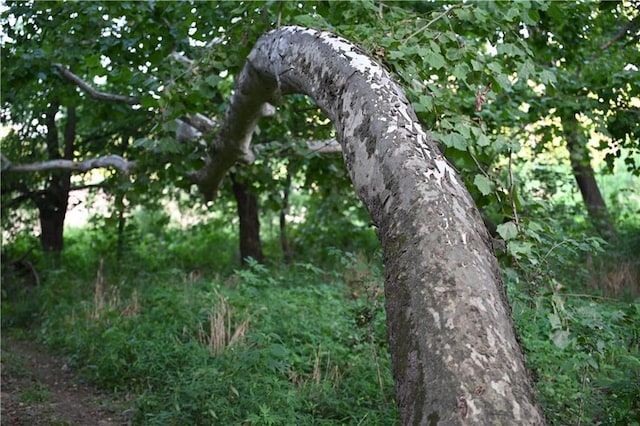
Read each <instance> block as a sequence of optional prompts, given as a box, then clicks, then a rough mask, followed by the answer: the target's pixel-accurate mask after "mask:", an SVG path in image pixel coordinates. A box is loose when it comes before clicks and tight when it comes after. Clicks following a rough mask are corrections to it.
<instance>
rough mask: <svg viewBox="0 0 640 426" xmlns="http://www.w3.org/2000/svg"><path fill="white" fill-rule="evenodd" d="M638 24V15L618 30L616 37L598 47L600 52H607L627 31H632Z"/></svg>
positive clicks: (639, 22)
mask: <svg viewBox="0 0 640 426" xmlns="http://www.w3.org/2000/svg"><path fill="white" fill-rule="evenodd" d="M638 24H640V15H638V16H636V17H635V18H634V19H632V20H631V21H629V22H628V23H627V25H625V26H624V27H622V28H620V31H618V32H617V33H616V35H614V36H613V37H612V38H611V40H609V41H608V42H606V43H604V44H602V45H601V46H600V50H607V49H608V48H609V47H611V45H613V43H615V42H616V41H618V40H620V39H621V38H622V37H624V36H625V35H626V34H627V32H628V31H630V30H633V29H634V28H635V27H637V26H638Z"/></svg>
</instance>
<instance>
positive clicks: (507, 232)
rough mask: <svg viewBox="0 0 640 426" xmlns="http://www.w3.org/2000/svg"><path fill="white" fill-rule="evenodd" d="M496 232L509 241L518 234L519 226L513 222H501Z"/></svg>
mask: <svg viewBox="0 0 640 426" xmlns="http://www.w3.org/2000/svg"><path fill="white" fill-rule="evenodd" d="M496 232H497V233H498V235H500V236H501V237H502V239H503V240H505V241H509V240H512V239H514V238H515V237H516V236H517V235H518V228H517V227H516V224H515V223H513V222H507V223H501V224H500V225H498V227H497V228H496Z"/></svg>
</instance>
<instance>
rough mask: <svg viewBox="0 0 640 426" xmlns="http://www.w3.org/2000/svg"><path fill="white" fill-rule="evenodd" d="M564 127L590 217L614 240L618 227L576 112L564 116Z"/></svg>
mask: <svg viewBox="0 0 640 426" xmlns="http://www.w3.org/2000/svg"><path fill="white" fill-rule="evenodd" d="M562 127H563V133H564V137H565V140H566V142H567V149H568V150H569V157H570V159H571V170H572V171H573V176H574V177H575V179H576V183H577V184H578V188H579V189H580V193H581V194H582V199H583V200H584V203H585V205H586V207H587V212H588V213H589V217H590V218H591V221H592V223H593V225H594V226H595V228H596V229H597V230H598V232H599V233H600V235H602V236H603V237H604V238H605V239H607V240H613V239H615V237H616V229H615V227H614V225H613V222H612V220H611V216H609V211H608V210H607V205H606V203H605V201H604V198H603V197H602V193H601V192H600V188H599V187H598V182H597V181H596V178H595V172H594V171H593V167H592V166H591V154H590V153H589V148H588V147H587V140H586V137H585V136H584V134H583V132H582V128H581V126H580V123H579V122H578V120H577V118H576V116H575V114H572V113H569V114H566V115H565V116H563V117H562Z"/></svg>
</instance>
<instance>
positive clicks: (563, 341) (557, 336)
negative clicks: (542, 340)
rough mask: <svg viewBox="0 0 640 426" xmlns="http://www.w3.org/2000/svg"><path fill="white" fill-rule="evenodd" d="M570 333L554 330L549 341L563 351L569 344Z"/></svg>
mask: <svg viewBox="0 0 640 426" xmlns="http://www.w3.org/2000/svg"><path fill="white" fill-rule="evenodd" d="M570 337H571V333H569V331H567V330H556V331H554V332H553V333H551V336H550V338H551V340H553V343H554V344H555V345H556V346H557V347H558V348H560V349H564V348H566V347H567V346H569V345H570V344H571V338H570Z"/></svg>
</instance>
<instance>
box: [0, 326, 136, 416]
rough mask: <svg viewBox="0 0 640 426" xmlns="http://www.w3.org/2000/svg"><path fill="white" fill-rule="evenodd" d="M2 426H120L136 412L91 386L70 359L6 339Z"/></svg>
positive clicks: (4, 347)
mask: <svg viewBox="0 0 640 426" xmlns="http://www.w3.org/2000/svg"><path fill="white" fill-rule="evenodd" d="M1 352H2V389H1V416H2V417H1V424H2V426H5V425H6V426H9V425H34V426H41V425H55V426H58V425H59V426H62V425H69V426H76V425H78V426H85V425H86V426H120V425H129V424H130V420H129V419H130V417H131V414H132V411H131V410H127V409H126V408H127V404H126V403H125V402H123V401H118V400H117V399H115V398H114V397H113V396H112V395H109V394H106V393H104V392H100V391H99V390H97V389H95V388H93V387H91V386H90V385H88V384H87V383H86V382H85V381H83V380H82V378H81V377H80V376H79V375H78V374H76V373H75V372H73V371H72V370H71V369H70V368H69V367H68V365H67V362H66V359H65V357H61V356H54V355H51V354H48V353H47V351H46V350H45V349H44V348H43V347H42V346H41V345H39V344H38V343H36V342H33V341H26V340H15V339H12V338H8V337H3V338H2V349H1Z"/></svg>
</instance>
